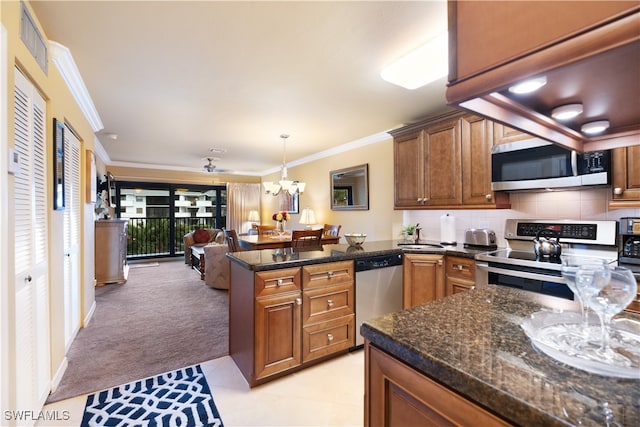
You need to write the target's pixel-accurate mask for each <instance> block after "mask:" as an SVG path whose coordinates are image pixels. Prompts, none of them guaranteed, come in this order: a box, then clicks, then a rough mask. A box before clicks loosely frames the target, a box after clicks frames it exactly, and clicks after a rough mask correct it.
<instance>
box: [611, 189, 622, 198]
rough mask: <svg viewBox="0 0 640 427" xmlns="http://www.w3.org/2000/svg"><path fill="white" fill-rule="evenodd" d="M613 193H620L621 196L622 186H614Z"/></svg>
mask: <svg viewBox="0 0 640 427" xmlns="http://www.w3.org/2000/svg"><path fill="white" fill-rule="evenodd" d="M613 194H615V195H618V196H619V195H620V194H622V188H620V187H616V188H614V189H613Z"/></svg>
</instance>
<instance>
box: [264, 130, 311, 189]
mask: <svg viewBox="0 0 640 427" xmlns="http://www.w3.org/2000/svg"><path fill="white" fill-rule="evenodd" d="M280 138H282V142H283V147H284V149H283V154H282V175H281V177H280V181H279V182H271V181H265V182H263V183H262V185H263V186H264V190H265V192H266V193H267V194H273V195H274V196H277V195H278V194H280V190H284V191H286V192H288V193H289V194H291V195H292V196H293V195H294V194H296V193H303V192H304V188H305V187H306V185H307V184H306V183H305V182H300V181H292V180H290V179H288V178H287V138H289V135H287V134H284V133H283V134H282V135H280Z"/></svg>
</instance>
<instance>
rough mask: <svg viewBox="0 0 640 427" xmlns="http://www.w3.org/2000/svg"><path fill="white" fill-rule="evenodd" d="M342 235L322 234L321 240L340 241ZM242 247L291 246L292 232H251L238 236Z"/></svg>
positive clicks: (255, 248)
mask: <svg viewBox="0 0 640 427" xmlns="http://www.w3.org/2000/svg"><path fill="white" fill-rule="evenodd" d="M339 241H340V236H322V239H321V240H320V242H321V243H322V244H323V245H331V244H335V243H338V242H339ZM238 243H239V244H240V247H241V248H242V249H244V250H246V251H255V250H261V249H280V248H290V247H291V232H285V233H283V234H277V233H272V234H249V235H242V236H238Z"/></svg>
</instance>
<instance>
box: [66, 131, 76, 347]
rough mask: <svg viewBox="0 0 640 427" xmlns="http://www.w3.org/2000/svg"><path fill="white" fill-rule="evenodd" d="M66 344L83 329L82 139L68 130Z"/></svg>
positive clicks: (68, 344)
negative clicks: (81, 273) (81, 275)
mask: <svg viewBox="0 0 640 427" xmlns="http://www.w3.org/2000/svg"><path fill="white" fill-rule="evenodd" d="M64 161H65V164H64V194H65V209H64V255H65V256H64V343H65V349H66V350H67V351H68V350H69V346H70V345H71V343H72V342H73V339H74V338H75V335H76V333H77V332H78V329H80V254H79V252H80V141H79V140H78V138H77V137H76V136H75V135H74V134H73V132H72V131H71V129H69V128H68V127H65V129H64Z"/></svg>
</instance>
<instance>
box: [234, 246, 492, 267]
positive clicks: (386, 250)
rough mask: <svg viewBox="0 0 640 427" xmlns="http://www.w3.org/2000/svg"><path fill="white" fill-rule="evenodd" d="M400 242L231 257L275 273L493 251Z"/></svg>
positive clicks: (468, 255) (279, 251) (245, 265)
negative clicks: (403, 256)
mask: <svg viewBox="0 0 640 427" xmlns="http://www.w3.org/2000/svg"><path fill="white" fill-rule="evenodd" d="M400 242H401V241H400V240H380V241H371V242H366V241H365V242H364V244H363V245H362V246H361V247H351V246H349V245H347V244H336V245H324V246H323V248H322V250H321V251H305V252H295V251H294V252H292V251H291V250H290V249H284V250H276V249H264V250H260V251H242V252H234V253H230V254H228V257H229V259H230V260H232V261H233V262H236V263H238V264H240V265H242V266H243V267H244V268H246V269H248V270H251V271H263V270H274V269H278V268H283V267H299V266H302V265H307V264H314V263H324V262H331V261H344V260H352V259H357V258H360V257H364V256H376V255H389V254H393V253H403V252H407V253H424V254H443V255H454V256H459V257H464V258H471V259H473V258H474V257H475V256H476V255H477V254H479V253H482V252H488V251H489V250H490V249H481V248H480V249H478V248H465V247H464V246H463V245H462V244H459V245H450V246H443V247H438V246H437V245H439V244H438V243H437V242H432V243H431V244H430V243H429V242H425V244H423V245H412V246H411V247H406V246H400V245H399V243H400Z"/></svg>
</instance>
